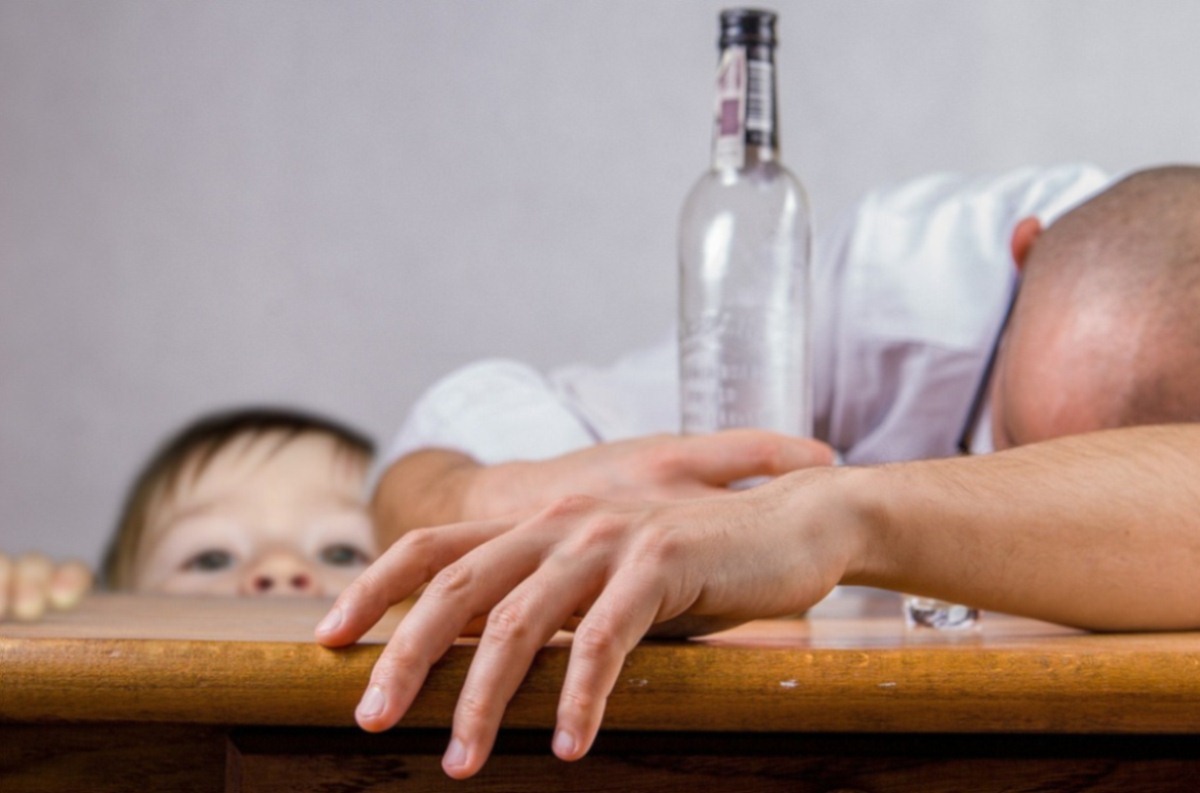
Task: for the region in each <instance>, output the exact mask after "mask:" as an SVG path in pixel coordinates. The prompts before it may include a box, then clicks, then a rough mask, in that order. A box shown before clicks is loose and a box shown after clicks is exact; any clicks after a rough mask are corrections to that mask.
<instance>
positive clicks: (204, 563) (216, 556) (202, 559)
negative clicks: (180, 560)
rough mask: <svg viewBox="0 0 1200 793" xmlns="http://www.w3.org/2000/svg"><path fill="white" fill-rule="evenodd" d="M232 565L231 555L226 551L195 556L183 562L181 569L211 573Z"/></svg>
mask: <svg viewBox="0 0 1200 793" xmlns="http://www.w3.org/2000/svg"><path fill="white" fill-rule="evenodd" d="M232 565H233V555H232V554H230V553H229V552H228V551H205V552H204V553H198V554H196V555H195V556H193V557H192V558H191V559H188V560H187V561H186V562H184V565H183V569H184V570H198V571H200V572H202V573H211V572H215V571H217V570H224V569H225V568H227V567H231V566H232Z"/></svg>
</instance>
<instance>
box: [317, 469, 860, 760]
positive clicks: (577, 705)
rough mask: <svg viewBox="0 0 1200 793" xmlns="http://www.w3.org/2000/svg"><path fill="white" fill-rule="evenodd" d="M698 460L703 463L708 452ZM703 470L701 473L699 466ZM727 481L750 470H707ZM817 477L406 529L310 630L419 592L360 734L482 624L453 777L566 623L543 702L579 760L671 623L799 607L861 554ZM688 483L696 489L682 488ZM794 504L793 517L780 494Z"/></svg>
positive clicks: (393, 714)
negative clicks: (561, 671) (641, 652)
mask: <svg viewBox="0 0 1200 793" xmlns="http://www.w3.org/2000/svg"><path fill="white" fill-rule="evenodd" d="M709 465H712V466H718V465H720V463H719V461H717V460H716V459H715V456H714V458H713V459H711V461H710V462H709ZM708 470H710V471H711V470H712V469H708ZM721 470H722V473H720V474H714V475H713V477H712V479H713V481H717V482H727V481H729V480H730V479H736V478H739V477H741V476H744V475H746V474H749V473H753V472H761V471H763V470H764V469H763V468H762V467H761V466H759V465H758V464H757V463H754V464H746V465H736V464H735V465H734V466H732V467H726V468H724V469H721ZM828 473H830V471H807V472H801V473H799V474H795V475H792V476H790V477H788V478H786V479H784V480H780V481H776V482H774V483H771V484H768V485H764V486H762V487H759V488H755V489H752V490H747V491H743V492H740V493H736V494H733V495H726V496H722V497H719V498H707V499H697V500H688V501H674V502H663V503H641V504H616V503H611V502H606V501H599V500H597V499H594V498H591V497H586V496H576V497H570V498H566V499H561V500H559V501H557V502H556V503H555V504H553V505H552V506H550V507H548V508H546V509H545V510H543V511H542V512H540V513H539V514H537V515H536V516H534V517H532V518H529V519H527V520H524V521H521V522H518V523H516V524H515V525H514V524H512V523H509V522H506V521H502V520H497V521H489V522H474V523H460V524H457V525H453V526H446V527H442V528H436V529H419V530H416V531H412V532H409V533H408V534H406V535H405V536H404V537H403V538H401V539H400V540H399V541H398V542H397V543H396V544H395V545H393V546H392V547H391V548H390V549H389V550H388V551H387V552H386V553H385V554H384V555H383V556H382V557H381V558H380V559H379V560H378V561H376V562H375V564H373V565H372V566H371V567H370V568H368V569H367V570H366V571H365V572H364V573H363V574H362V575H361V576H360V577H359V578H358V579H357V580H356V581H355V582H354V583H353V584H351V585H350V587H349V588H348V589H346V590H345V591H344V592H343V593H342V595H341V596H340V597H339V598H338V601H337V603H336V604H335V605H334V607H333V609H332V610H331V612H330V614H329V616H328V617H327V618H326V620H325V621H323V622H322V624H321V626H319V628H318V631H317V639H318V641H320V642H321V643H322V644H325V645H327V646H331V647H334V646H342V645H346V644H350V643H351V642H353V641H355V640H356V639H358V638H359V637H360V636H362V634H363V633H364V632H365V631H366V630H367V629H368V628H369V627H370V626H371V625H373V624H374V623H375V622H376V621H377V620H378V619H379V618H380V617H381V616H382V615H383V613H384V611H385V610H386V609H387V608H388V606H389V605H391V604H393V603H396V602H398V601H399V600H401V599H403V598H405V597H407V596H409V595H411V594H412V593H413V592H414V591H416V590H417V589H418V588H419V587H420V586H421V585H423V584H425V583H426V582H428V584H429V585H428V587H427V588H426V589H425V591H424V593H423V594H422V595H421V598H420V600H419V601H418V602H417V604H416V605H415V606H414V607H413V609H412V610H411V611H410V612H409V613H408V614H407V615H406V616H405V618H404V619H403V621H402V622H401V624H400V626H399V627H398V628H397V629H396V632H395V634H394V635H393V636H392V639H391V640H390V642H389V643H388V645H387V647H386V649H385V650H384V652H383V654H382V655H381V656H380V659H379V661H378V662H377V663H376V666H375V670H374V672H373V674H372V678H371V681H370V684H369V685H368V687H367V690H366V693H365V695H364V696H363V699H362V702H361V703H360V705H359V707H358V711H357V718H358V721H359V724H360V725H362V726H363V728H365V729H367V730H371V731H379V730H384V729H387V728H388V727H391V726H392V725H394V724H395V723H396V722H397V721H398V720H399V719H400V718H401V717H402V716H403V714H404V712H405V711H406V710H407V709H408V707H409V706H410V704H411V703H412V701H413V699H414V697H415V696H416V694H417V691H418V690H419V689H420V688H421V686H422V684H423V683H424V680H425V678H426V675H427V673H428V671H429V668H430V667H431V666H432V664H433V663H434V662H435V661H436V660H437V659H438V658H439V657H440V656H441V655H442V654H443V653H445V652H446V650H447V649H448V648H449V647H450V646H451V644H453V642H454V640H455V639H456V638H457V637H458V636H459V634H460V633H461V631H462V630H463V628H464V626H466V625H467V624H468V622H469V621H471V620H472V619H474V618H477V617H480V616H482V615H488V616H487V623H486V628H485V629H484V631H483V634H482V638H481V639H480V642H479V647H478V650H477V651H476V653H475V657H474V660H473V661H472V664H471V670H470V672H469V674H468V676H467V680H466V682H465V684H464V687H463V691H462V695H461V697H460V698H459V703H458V708H457V710H456V712H455V715H454V726H453V737H452V740H451V742H450V747H449V749H448V750H447V752H446V755H445V757H444V759H443V767H444V768H445V770H446V772H447V773H448V774H449V775H450V776H453V777H456V778H465V777H468V776H471V775H472V774H474V773H475V772H477V771H478V770H479V768H480V767H481V766H482V765H483V763H484V761H485V760H486V759H487V756H488V754H489V752H490V751H491V748H492V745H493V742H494V740H495V737H496V732H497V729H498V727H499V724H500V720H501V716H502V715H503V712H504V708H505V706H506V704H507V703H508V701H509V699H510V698H511V697H512V696H513V694H514V692H515V691H516V690H517V687H518V685H519V684H520V682H521V680H522V679H523V678H524V676H525V674H526V672H527V671H528V669H529V666H530V664H531V662H532V660H533V657H534V655H535V653H536V652H537V651H538V650H539V649H540V648H541V647H542V646H543V645H544V644H545V642H546V641H547V640H548V639H549V638H550V637H551V636H553V635H554V633H555V632H556V631H557V630H559V629H561V628H563V627H564V626H567V625H568V624H570V622H571V621H572V620H573V619H574V618H575V617H576V615H581V616H582V619H581V620H580V621H579V623H578V627H577V628H576V629H575V636H574V641H573V644H572V649H571V657H570V661H569V665H568V670H567V675H566V679H565V682H564V684H563V691H562V696H561V699H560V701H559V709H558V725H557V730H556V732H555V736H554V740H553V749H554V752H555V754H557V755H558V756H559V757H561V758H563V759H565V760H575V759H578V758H580V757H582V756H583V755H584V754H585V753H586V752H587V751H588V749H589V747H590V746H591V744H592V741H593V739H594V738H595V736H596V732H597V730H598V729H599V726H600V721H601V717H602V716H603V713H604V707H605V701H606V700H607V698H608V695H609V693H610V692H611V690H612V688H613V685H614V684H615V682H616V680H617V676H618V674H619V672H620V669H621V666H622V663H623V661H624V658H625V656H626V654H627V653H629V651H630V650H632V649H633V647H634V646H635V645H636V644H637V643H638V641H639V640H640V639H641V638H642V637H643V636H644V635H645V634H646V632H647V631H648V630H650V629H651V628H652V626H654V625H656V624H662V623H666V622H668V621H670V620H672V619H674V618H677V617H680V616H681V615H688V616H694V617H699V618H703V619H705V620H713V621H716V623H717V624H720V625H721V626H722V627H724V626H726V625H728V624H730V623H731V622H739V621H744V620H748V619H752V618H756V617H765V616H775V615H782V614H789V613H795V612H799V611H804V610H806V609H807V608H808V607H809V606H811V605H812V604H814V603H815V602H817V601H818V600H819V599H820V598H821V597H823V596H824V595H825V594H827V593H828V592H829V591H830V589H832V588H833V586H834V585H835V584H837V583H838V581H839V580H840V579H842V577H843V576H844V575H845V574H846V572H847V568H848V566H849V565H850V562H851V560H852V559H855V558H856V557H857V556H859V555H861V552H862V549H860V548H858V547H856V546H855V543H856V542H859V541H860V539H861V538H860V537H859V536H858V535H856V534H855V533H854V532H853V531H850V530H848V527H847V526H845V525H842V524H841V521H840V514H839V513H838V512H836V511H834V510H832V509H823V508H822V507H821V506H820V505H821V504H822V503H823V502H822V499H821V493H822V492H823V491H824V488H823V487H822V482H823V480H825V479H827V478H828V477H827V474H828ZM697 487H702V486H701V485H697ZM797 496H801V497H805V498H806V506H805V508H804V509H800V510H798V509H797V503H795V502H796V497H797Z"/></svg>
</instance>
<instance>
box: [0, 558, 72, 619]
mask: <svg viewBox="0 0 1200 793" xmlns="http://www.w3.org/2000/svg"><path fill="white" fill-rule="evenodd" d="M91 587H92V572H91V570H89V569H88V568H87V566H86V565H85V564H83V563H82V562H75V561H71V562H63V563H58V564H56V563H55V562H53V561H52V560H51V559H50V558H49V557H46V556H44V555H42V554H40V553H30V554H25V555H24V556H18V557H16V558H13V557H9V556H7V555H5V554H2V553H0V621H3V620H5V619H9V618H16V619H18V620H36V619H40V618H41V616H42V615H43V614H44V613H45V612H46V609H47V608H48V607H49V608H55V609H69V608H73V607H74V606H75V605H76V604H77V603H79V601H80V600H81V599H82V598H83V596H84V594H86V593H87V591H88V590H89V589H91Z"/></svg>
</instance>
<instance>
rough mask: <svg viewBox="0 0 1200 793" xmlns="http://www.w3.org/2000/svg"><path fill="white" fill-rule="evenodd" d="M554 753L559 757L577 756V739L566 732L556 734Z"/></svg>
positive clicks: (561, 731)
mask: <svg viewBox="0 0 1200 793" xmlns="http://www.w3.org/2000/svg"><path fill="white" fill-rule="evenodd" d="M553 746H554V753H555V754H556V755H558V756H559V757H574V756H575V738H574V737H573V736H572V735H571V733H569V732H567V731H566V730H559V731H558V732H556V733H554V744H553Z"/></svg>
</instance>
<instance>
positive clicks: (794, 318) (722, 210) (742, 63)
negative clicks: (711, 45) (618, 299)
mask: <svg viewBox="0 0 1200 793" xmlns="http://www.w3.org/2000/svg"><path fill="white" fill-rule="evenodd" d="M775 20H776V17H775V14H773V13H771V12H767V11H758V10H751V9H737V10H728V11H723V12H722V13H721V15H720V25H721V33H720V39H719V47H720V64H719V67H718V69H717V80H716V83H717V85H716V102H715V108H714V114H715V119H714V124H713V157H712V167H711V168H710V169H709V170H708V171H707V172H706V173H705V174H704V175H703V176H702V177H701V178H700V180H699V182H697V184H696V185H695V187H693V188H692V190H691V192H690V193H689V194H688V197H687V200H686V202H685V203H684V206H683V212H682V216H681V220H680V226H679V275H680V279H679V284H680V287H679V289H680V291H679V298H680V302H679V310H680V324H679V353H680V355H679V365H680V400H681V405H680V406H681V412H682V417H683V426H682V429H683V431H684V432H685V433H703V432H712V431H715V430H720V429H726V428H730V427H758V428H762V429H770V430H775V431H778V432H783V433H787V434H791V435H804V436H807V435H811V432H812V396H811V393H810V392H811V384H810V383H811V378H810V374H809V346H808V344H809V342H808V313H809V312H808V305H809V292H810V275H809V261H810V258H811V248H812V233H811V225H812V224H811V220H810V215H809V208H808V199H807V197H806V196H805V193H804V189H803V187H801V185H800V182H799V181H798V180H797V179H796V177H795V176H793V175H792V174H791V173H790V172H789V171H788V170H787V169H786V168H785V167H784V166H783V164H782V162H781V161H780V158H779V124H778V117H777V112H776V92H775V44H776V38H775Z"/></svg>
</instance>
